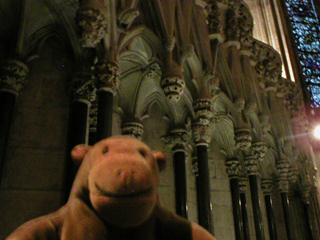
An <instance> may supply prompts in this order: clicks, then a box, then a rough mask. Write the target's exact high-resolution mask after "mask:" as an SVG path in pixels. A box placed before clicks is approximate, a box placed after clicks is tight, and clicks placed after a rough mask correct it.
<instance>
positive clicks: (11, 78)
mask: <svg viewBox="0 0 320 240" xmlns="http://www.w3.org/2000/svg"><path fill="white" fill-rule="evenodd" d="M0 72H1V75H0V89H1V90H6V91H12V92H13V93H14V94H15V95H18V93H19V92H20V90H21V89H23V88H24V87H25V85H26V84H27V78H28V73H29V69H28V67H27V65H26V64H24V63H23V62H21V61H19V60H16V59H8V60H5V61H3V62H2V63H1V64H0Z"/></svg>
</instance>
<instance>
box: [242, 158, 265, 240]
mask: <svg viewBox="0 0 320 240" xmlns="http://www.w3.org/2000/svg"><path fill="white" fill-rule="evenodd" d="M244 161H245V166H246V171H247V174H248V176H249V183H250V193H251V201H252V208H253V217H254V226H255V231H256V239H257V240H264V239H265V235H264V227H263V221H262V214H261V206H260V199H259V184H258V173H259V167H258V160H257V157H256V156H254V155H251V156H250V155H249V156H246V157H245V159H244Z"/></svg>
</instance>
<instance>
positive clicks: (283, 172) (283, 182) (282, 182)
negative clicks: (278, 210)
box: [276, 159, 290, 193]
mask: <svg viewBox="0 0 320 240" xmlns="http://www.w3.org/2000/svg"><path fill="white" fill-rule="evenodd" d="M276 167H277V171H278V188H279V191H280V192H286V193H288V192H289V180H288V178H289V171H290V165H289V162H288V160H287V159H280V160H278V161H276Z"/></svg>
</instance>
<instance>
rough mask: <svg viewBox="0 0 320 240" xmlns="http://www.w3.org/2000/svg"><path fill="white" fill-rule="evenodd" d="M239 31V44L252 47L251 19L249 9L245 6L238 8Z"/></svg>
mask: <svg viewBox="0 0 320 240" xmlns="http://www.w3.org/2000/svg"><path fill="white" fill-rule="evenodd" d="M238 21H239V29H240V42H241V44H242V45H243V46H244V47H246V48H249V47H250V46H251V45H252V31H253V18H252V15H251V13H250V11H249V8H248V7H247V6H246V5H245V4H241V5H240V7H239V20H238Z"/></svg>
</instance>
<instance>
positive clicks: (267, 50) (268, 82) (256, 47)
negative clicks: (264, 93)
mask: <svg viewBox="0 0 320 240" xmlns="http://www.w3.org/2000/svg"><path fill="white" fill-rule="evenodd" d="M251 49H252V59H253V61H254V62H255V63H256V64H255V70H256V73H257V76H258V77H259V81H260V82H259V85H260V86H261V87H262V88H264V89H266V88H274V90H276V88H277V85H276V84H277V82H278V81H279V79H281V72H282V62H281V57H280V55H279V53H278V52H276V51H275V50H274V49H273V48H271V47H270V46H268V45H265V44H263V43H261V42H258V41H257V40H255V41H253V43H252V48H251Z"/></svg>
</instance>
